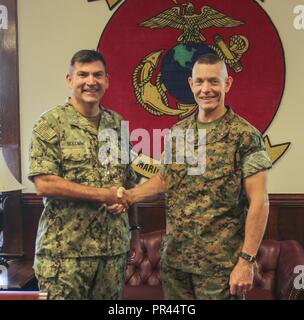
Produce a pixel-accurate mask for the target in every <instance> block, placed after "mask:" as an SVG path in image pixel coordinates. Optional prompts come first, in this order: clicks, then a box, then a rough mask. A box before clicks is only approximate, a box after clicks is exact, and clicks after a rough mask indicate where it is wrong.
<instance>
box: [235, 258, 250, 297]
mask: <svg viewBox="0 0 304 320" xmlns="http://www.w3.org/2000/svg"><path fill="white" fill-rule="evenodd" d="M253 275H254V266H253V263H251V262H249V261H246V260H244V259H242V258H239V261H238V263H237V264H236V266H235V267H234V269H233V270H232V272H231V274H230V282H229V285H230V294H231V295H238V296H241V297H244V295H245V294H246V292H247V291H249V290H250V289H251V288H252V285H253Z"/></svg>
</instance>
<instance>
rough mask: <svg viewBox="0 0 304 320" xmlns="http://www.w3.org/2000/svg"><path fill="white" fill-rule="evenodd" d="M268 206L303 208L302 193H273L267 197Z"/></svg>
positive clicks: (303, 197)
mask: <svg viewBox="0 0 304 320" xmlns="http://www.w3.org/2000/svg"><path fill="white" fill-rule="evenodd" d="M269 201H270V206H284V207H304V193H275V194H270V195H269Z"/></svg>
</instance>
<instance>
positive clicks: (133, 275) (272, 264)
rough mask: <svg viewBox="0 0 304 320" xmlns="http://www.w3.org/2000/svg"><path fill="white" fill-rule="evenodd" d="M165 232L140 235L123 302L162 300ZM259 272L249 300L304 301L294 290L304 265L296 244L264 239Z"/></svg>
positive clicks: (302, 251) (303, 254) (303, 252)
mask: <svg viewBox="0 0 304 320" xmlns="http://www.w3.org/2000/svg"><path fill="white" fill-rule="evenodd" d="M164 232H165V231H164V230H158V231H154V232H150V233H145V234H141V236H140V245H139V246H138V247H137V248H136V250H135V253H134V254H133V256H132V257H131V261H130V262H129V265H128V268H127V279H126V285H125V288H124V292H123V299H125V300H162V299H163V298H164V294H163V290H162V285H161V279H160V268H161V265H160V245H161V241H162V239H163V236H164ZM257 261H258V270H257V272H256V274H255V279H254V288H253V289H252V290H251V291H249V292H248V293H247V295H246V298H247V299H248V300H274V299H278V300H282V299H283V300H287V299H304V290H303V289H300V290H297V289H295V288H294V285H293V282H294V279H295V277H296V276H297V275H296V274H294V267H295V266H296V265H303V266H304V249H303V247H302V246H301V245H300V243H298V242H297V241H293V240H285V241H276V240H263V241H262V244H261V247H260V250H259V252H258V256H257Z"/></svg>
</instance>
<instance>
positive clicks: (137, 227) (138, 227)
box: [129, 226, 140, 231]
mask: <svg viewBox="0 0 304 320" xmlns="http://www.w3.org/2000/svg"><path fill="white" fill-rule="evenodd" d="M129 230H130V231H134V230H138V231H140V226H132V227H130V229H129Z"/></svg>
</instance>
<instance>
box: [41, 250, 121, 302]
mask: <svg viewBox="0 0 304 320" xmlns="http://www.w3.org/2000/svg"><path fill="white" fill-rule="evenodd" d="M126 266H127V255H126V254H120V255H117V256H114V257H86V258H72V259H69V258H66V259H58V260H56V259H49V258H47V257H40V259H39V260H37V261H36V277H37V279H38V282H39V288H40V290H44V291H47V292H48V298H49V299H50V300H61V299H69V300H88V299H89V300H118V299H121V296H122V290H123V286H124V281H125V271H126ZM91 283H95V285H94V286H93V287H92V286H91V285H90V284H91Z"/></svg>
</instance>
